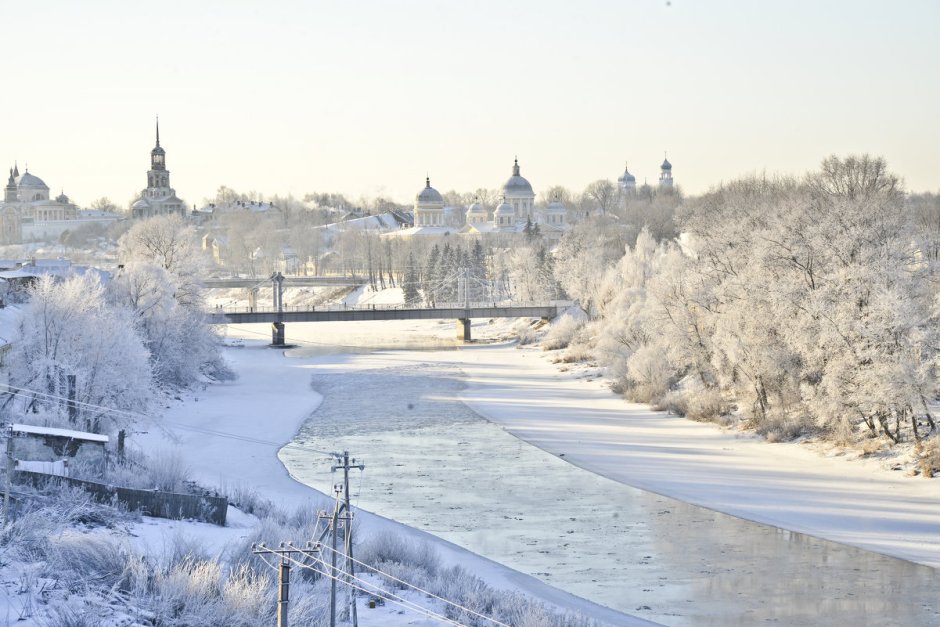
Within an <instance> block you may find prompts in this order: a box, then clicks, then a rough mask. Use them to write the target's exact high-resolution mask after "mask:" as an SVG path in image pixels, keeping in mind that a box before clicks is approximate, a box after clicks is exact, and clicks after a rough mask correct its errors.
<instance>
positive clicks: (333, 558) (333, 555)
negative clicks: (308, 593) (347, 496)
mask: <svg viewBox="0 0 940 627" xmlns="http://www.w3.org/2000/svg"><path fill="white" fill-rule="evenodd" d="M333 490H334V491H335V492H336V505H335V506H334V507H333V519H332V521H331V523H330V528H331V529H332V530H333V534H332V536H333V537H332V544H333V550H332V551H330V574H331V575H332V577H330V627H336V580H337V579H338V577H337V576H336V531H337V529H336V528H337V526H338V523H339V510H340V508H341V507H342V504H341V502H340V500H339V494H340V488H339V486H333Z"/></svg>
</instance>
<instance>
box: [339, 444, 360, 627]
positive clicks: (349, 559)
mask: <svg viewBox="0 0 940 627" xmlns="http://www.w3.org/2000/svg"><path fill="white" fill-rule="evenodd" d="M333 468H334V470H335V469H336V467H335V466H334V467H333ZM351 468H358V469H359V470H360V471H361V470H365V468H366V466H365V464H356V460H355V459H354V460H352V464H350V459H349V451H343V465H342V469H343V494H344V495H345V497H346V504H345V505H346V537H345V540H346V543H345V544H346V546H345V548H346V572H347V573H348V575H349V577H350V583H351V578H352V577H354V576H355V574H356V571H355V567H354V566H353V541H352V506H351V505H350V503H349V470H350V469H351ZM334 555H335V553H334ZM346 590H347V592H348V593H349V605H350V611H351V613H352V624H353V627H359V618H358V616H357V611H356V593H355V592H354V591H353V589H352V586H347V588H346Z"/></svg>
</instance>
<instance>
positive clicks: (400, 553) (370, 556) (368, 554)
mask: <svg viewBox="0 0 940 627" xmlns="http://www.w3.org/2000/svg"><path fill="white" fill-rule="evenodd" d="M358 559H361V560H362V561H363V562H366V563H369V564H374V565H378V564H383V563H397V564H403V565H406V566H410V567H412V568H417V567H420V568H422V569H424V570H425V571H427V572H428V573H429V574H430V575H432V576H433V575H435V574H437V571H438V568H440V557H439V556H438V554H437V551H435V550H434V547H432V546H431V545H430V544H429V543H427V542H419V541H416V540H412V539H410V538H407V537H405V536H403V535H401V534H396V533H392V532H389V531H383V532H379V533H374V534H371V535H370V536H369V538H368V539H367V540H366V541H365V542H364V543H363V544H362V545H361V546H360V547H359V558H358Z"/></svg>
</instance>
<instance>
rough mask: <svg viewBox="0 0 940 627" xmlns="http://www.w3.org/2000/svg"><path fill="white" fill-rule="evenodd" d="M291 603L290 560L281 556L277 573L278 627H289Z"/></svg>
mask: <svg viewBox="0 0 940 627" xmlns="http://www.w3.org/2000/svg"><path fill="white" fill-rule="evenodd" d="M289 602H290V560H288V559H287V558H286V557H285V556H283V555H282V556H281V566H280V568H278V571H277V627H288V620H287V605H288V603H289Z"/></svg>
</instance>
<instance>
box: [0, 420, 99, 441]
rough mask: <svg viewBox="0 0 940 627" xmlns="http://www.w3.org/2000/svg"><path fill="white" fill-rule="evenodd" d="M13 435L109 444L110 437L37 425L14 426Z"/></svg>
mask: <svg viewBox="0 0 940 627" xmlns="http://www.w3.org/2000/svg"><path fill="white" fill-rule="evenodd" d="M10 428H11V429H12V430H13V433H19V434H23V435H48V436H52V437H56V438H69V439H70V440H84V441H86V442H100V443H101V444H107V443H108V441H109V438H108V436H106V435H100V434H98V433H88V432H86V431H73V430H72V429H57V428H54V427H37V426H35V425H20V424H14V425H12V426H11V427H10Z"/></svg>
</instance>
